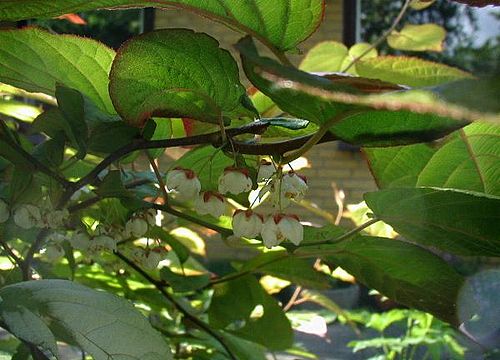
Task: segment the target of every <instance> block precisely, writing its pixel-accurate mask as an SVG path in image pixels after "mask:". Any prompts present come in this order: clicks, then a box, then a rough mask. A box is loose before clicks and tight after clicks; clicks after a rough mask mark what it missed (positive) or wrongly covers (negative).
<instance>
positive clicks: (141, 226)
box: [124, 217, 148, 238]
mask: <svg viewBox="0 0 500 360" xmlns="http://www.w3.org/2000/svg"><path fill="white" fill-rule="evenodd" d="M147 231H148V222H147V221H146V220H145V219H143V218H141V217H133V218H131V219H129V220H128V221H127V223H126V224H125V233H124V235H125V237H127V238H128V237H131V236H132V237H136V238H139V237H141V236H143V235H144V234H145V233H146V232H147Z"/></svg>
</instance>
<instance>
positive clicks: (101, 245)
mask: <svg viewBox="0 0 500 360" xmlns="http://www.w3.org/2000/svg"><path fill="white" fill-rule="evenodd" d="M104 250H108V251H116V240H115V239H113V238H112V237H111V236H108V235H98V236H96V237H95V238H93V239H92V240H90V246H89V251H91V252H99V251H104Z"/></svg>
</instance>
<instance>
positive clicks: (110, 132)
mask: <svg viewBox="0 0 500 360" xmlns="http://www.w3.org/2000/svg"><path fill="white" fill-rule="evenodd" d="M139 134H140V131H139V129H137V128H136V127H133V126H130V125H127V124H125V123H124V122H123V121H114V122H102V123H99V124H96V125H95V126H93V127H92V129H91V131H90V135H89V140H88V144H87V146H88V150H89V151H92V152H95V153H98V154H109V153H112V152H113V151H116V150H118V149H119V148H121V147H123V146H125V145H127V144H130V143H131V142H132V140H133V139H134V138H137V137H138V135H139Z"/></svg>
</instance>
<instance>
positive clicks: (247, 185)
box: [219, 167, 252, 195]
mask: <svg viewBox="0 0 500 360" xmlns="http://www.w3.org/2000/svg"><path fill="white" fill-rule="evenodd" d="M251 189H252V179H251V178H250V176H249V174H248V169H238V168H233V167H227V168H225V169H224V173H223V174H222V175H221V176H220V177H219V192H220V193H221V194H227V193H230V194H234V195H238V194H241V193H243V192H247V191H250V190H251Z"/></svg>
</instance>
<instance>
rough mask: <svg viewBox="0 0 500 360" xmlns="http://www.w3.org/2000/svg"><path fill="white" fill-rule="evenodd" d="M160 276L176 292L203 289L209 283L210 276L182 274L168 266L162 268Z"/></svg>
mask: <svg viewBox="0 0 500 360" xmlns="http://www.w3.org/2000/svg"><path fill="white" fill-rule="evenodd" d="M160 277H161V278H162V280H165V281H166V282H167V283H168V284H169V285H170V286H171V287H172V289H173V290H174V291H175V292H191V291H195V290H198V289H201V288H203V287H205V286H206V285H208V284H209V282H210V276H209V275H208V274H202V275H190V276H186V275H181V274H177V273H174V272H173V271H172V270H170V269H169V268H168V267H163V268H161V270H160Z"/></svg>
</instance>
